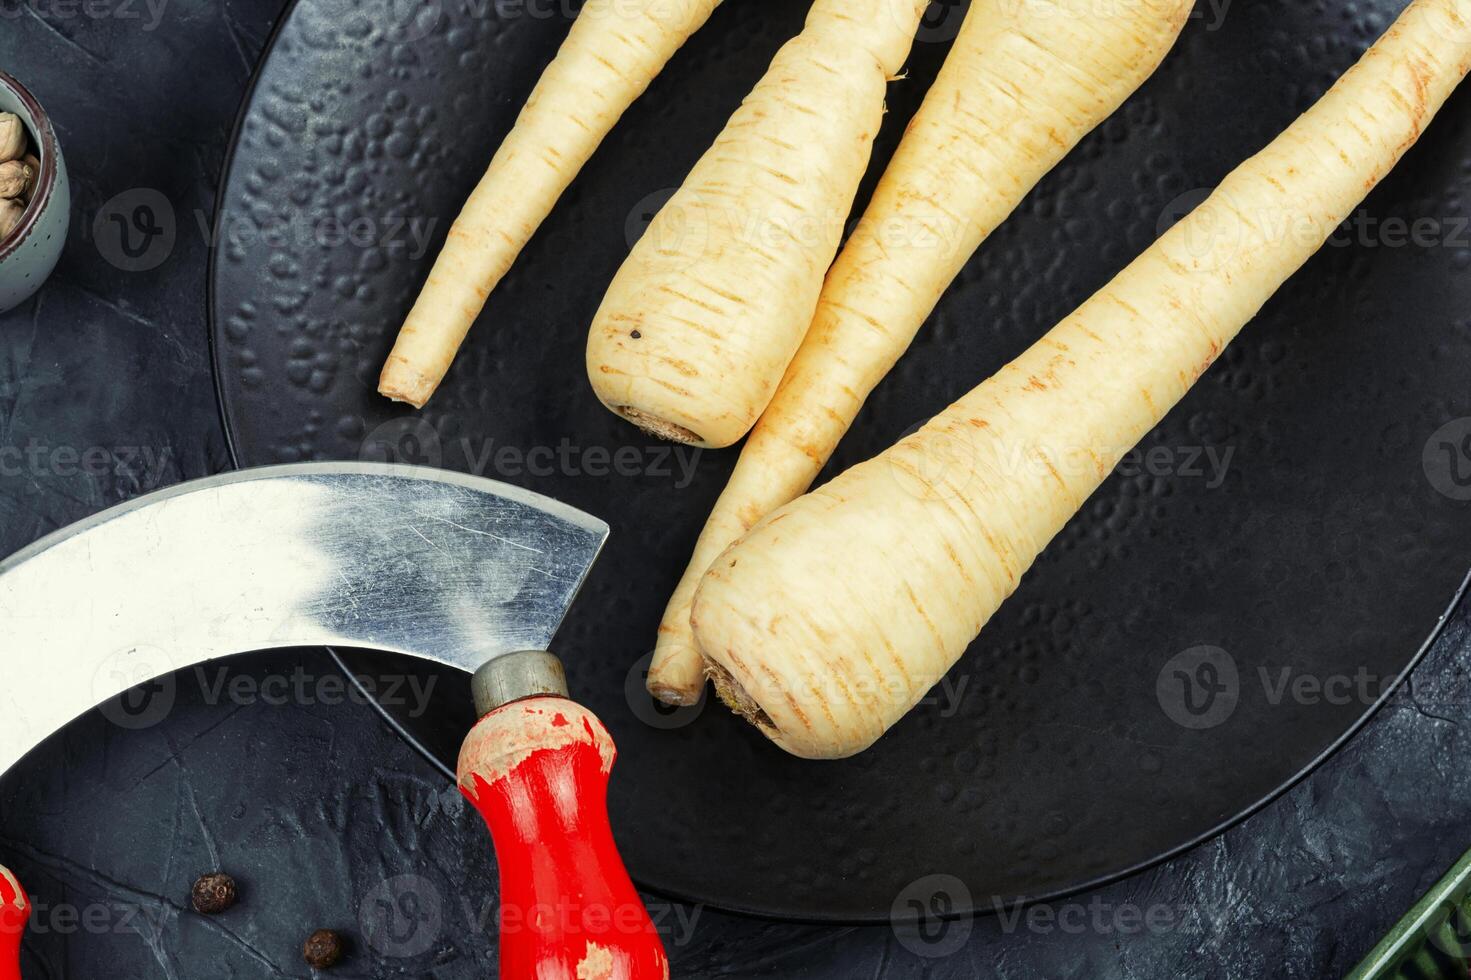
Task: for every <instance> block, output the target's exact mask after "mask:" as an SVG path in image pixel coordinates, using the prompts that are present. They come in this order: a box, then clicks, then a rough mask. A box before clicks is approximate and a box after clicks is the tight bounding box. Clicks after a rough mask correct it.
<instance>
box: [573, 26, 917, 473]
mask: <svg viewBox="0 0 1471 980" xmlns="http://www.w3.org/2000/svg"><path fill="white" fill-rule="evenodd" d="M926 6H927V3H926V0H816V2H815V3H813V5H812V9H811V12H810V13H809V14H808V17H807V24H806V27H805V28H804V29H803V31H802V33H801V34H800V35H798V36H797V37H796V38H795V39H793V40H792V41H790V42H789V43H788V44H787V45H786V46H784V47H783V48H782V49H781V50H780V51H779V52H778V53H777V55H776V57H775V59H773V61H772V63H771V68H770V70H769V71H768V72H767V73H766V76H765V77H764V78H762V80H761V82H760V83H759V84H758V85H757V86H756V88H755V89H754V90H753V91H752V92H751V94H750V95H749V96H748V97H747V98H746V101H745V102H744V103H743V104H742V105H741V107H740V109H739V110H737V111H736V113H735V115H733V116H732V117H731V119H730V122H729V123H728V124H727V125H726V128H725V131H724V132H723V133H722V134H721V135H720V137H719V138H718V139H717V140H716V141H715V145H714V146H712V147H711V148H710V150H709V151H708V152H707V153H706V154H705V155H704V157H702V158H701V159H700V161H699V163H697V164H696V165H695V167H694V169H693V170H692V171H690V174H689V177H688V178H687V179H686V181H685V183H684V186H682V187H681V188H680V189H679V190H678V191H677V192H676V193H675V195H674V196H673V197H672V198H671V199H670V200H669V203H668V204H666V205H665V206H664V208H663V209H662V210H661V211H660V212H659V214H658V215H656V216H655V218H654V221H653V222H652V223H651V224H650V226H649V229H648V231H647V232H646V233H645V234H644V237H643V238H641V239H640V240H639V242H638V244H637V245H635V246H634V249H633V251H632V252H631V253H630V254H629V256H628V260H627V261H626V262H625V263H624V264H623V267H622V268H621V269H620V270H619V271H618V275H617V277H616V278H615V279H614V280H613V284H612V287H611V288H610V289H609V290H608V294H607V296H606V297H605V298H604V300H603V304H602V307H601V308H600V309H599V310H598V313H597V316H596V318H595V319H594V321H593V325H592V329H591V333H590V335H589V338H588V348H587V367H588V375H589V377H590V378H591V379H592V383H593V388H594V390H595V391H596V392H597V395H598V397H599V398H600V399H601V400H602V401H603V404H605V405H607V406H608V407H609V408H610V409H612V410H613V411H614V412H617V413H618V414H619V415H622V416H623V417H624V418H627V419H628V420H629V421H632V422H634V423H636V424H637V425H639V426H641V427H643V428H645V429H647V430H649V431H650V432H653V433H655V434H657V435H659V436H662V437H664V438H669V439H674V440H676V441H680V442H687V443H692V444H694V445H699V446H705V447H709V448H719V447H721V446H729V445H731V444H732V443H734V442H735V441H736V440H738V439H740V438H741V436H744V435H745V434H746V433H747V432H748V431H749V430H750V428H751V426H752V425H753V424H755V422H756V419H757V418H758V417H759V416H760V414H761V412H762V410H763V409H765V408H766V405H767V403H768V402H770V401H771V396H772V395H773V394H774V393H775V391H776V386H777V384H778V383H779V382H780V381H781V377H782V374H783V372H785V371H786V369H787V365H788V364H789V363H790V362H791V360H792V356H793V355H794V354H796V352H797V346H798V345H799V344H801V342H802V338H803V336H804V335H805V334H806V333H807V328H808V327H809V326H810V325H811V323H812V314H813V311H814V309H815V308H816V306H817V297H818V294H819V292H820V291H821V289H822V280H823V276H824V275H825V274H826V273H827V270H828V267H829V266H831V265H832V261H833V256H834V255H835V254H836V253H837V250H838V243H839V241H840V239H841V236H842V231H843V224H844V222H845V221H846V220H847V218H848V213H849V210H850V209H851V208H852V206H853V198H854V197H855V196H856V194H857V192H858V183H859V181H860V180H861V179H862V177H863V172H864V170H865V168H866V167H867V166H868V161H869V156H870V154H871V153H872V150H873V140H874V137H875V136H876V135H877V133H878V130H879V126H880V123H881V122H882V119H883V106H884V94H885V91H886V89H887V85H888V82H889V80H890V78H892V77H893V76H894V75H895V74H896V73H897V72H898V71H899V69H900V67H901V66H902V65H903V62H904V59H905V58H906V57H907V56H908V54H909V48H910V46H911V45H912V44H913V42H914V35H915V32H916V31H917V30H918V28H919V20H920V16H921V15H922V13H923V12H924V8H925V7H926Z"/></svg>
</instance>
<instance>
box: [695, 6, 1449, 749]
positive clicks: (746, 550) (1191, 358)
mask: <svg viewBox="0 0 1471 980" xmlns="http://www.w3.org/2000/svg"><path fill="white" fill-rule="evenodd" d="M1468 69H1471V0H1414V2H1413V3H1412V4H1411V5H1410V6H1409V7H1408V8H1407V10H1406V11H1405V13H1404V14H1403V15H1402V16H1401V17H1400V19H1399V20H1398V21H1397V22H1396V24H1395V25H1394V26H1393V27H1391V28H1390V30H1389V31H1388V33H1387V34H1386V35H1385V36H1384V37H1383V38H1382V39H1381V40H1380V41H1379V42H1378V43H1377V44H1376V45H1375V46H1374V47H1373V48H1372V49H1370V50H1369V52H1368V53H1367V54H1366V55H1365V56H1364V58H1363V59H1362V61H1360V63H1359V64H1358V65H1357V66H1355V67H1354V68H1353V69H1352V70H1350V71H1349V72H1348V73H1347V74H1346V75H1344V77H1343V78H1342V79H1341V80H1340V81H1339V82H1338V83H1337V84H1336V85H1335V86H1334V87H1333V88H1332V90H1330V91H1329V92H1328V93H1327V94H1326V95H1325V96H1324V97H1323V98H1322V100H1321V101H1319V102H1318V104H1317V105H1316V106H1314V107H1313V108H1312V109H1311V110H1309V111H1308V112H1307V113H1306V114H1305V115H1304V116H1302V117H1301V118H1300V119H1298V120H1297V121H1296V122H1295V123H1293V125H1292V126H1291V127H1290V128H1289V129H1288V130H1287V131H1286V132H1285V133H1284V134H1283V135H1282V136H1281V137H1279V138H1278V139H1277V140H1275V141H1274V142H1273V143H1272V144H1271V145H1269V146H1268V147H1267V148H1266V149H1265V150H1263V151H1262V152H1261V153H1260V154H1258V155H1257V156H1255V157H1253V158H1252V159H1251V160H1249V161H1247V162H1246V163H1245V164H1243V165H1242V166H1241V167H1240V168H1238V169H1237V170H1236V171H1235V172H1233V173H1232V174H1230V175H1229V176H1228V177H1227V178H1226V179H1225V181H1224V182H1222V184H1221V185H1220V187H1218V188H1217V189H1216V191H1215V193H1214V194H1212V195H1211V197H1210V198H1209V199H1208V200H1207V201H1206V202H1205V203H1204V204H1202V205H1201V206H1200V207H1199V208H1198V209H1197V210H1196V211H1194V212H1193V213H1191V214H1190V215H1189V216H1187V217H1186V218H1185V219H1184V220H1183V221H1182V222H1180V223H1179V224H1178V225H1176V226H1175V227H1174V228H1172V229H1171V230H1170V231H1168V232H1167V233H1166V234H1165V235H1163V236H1162V237H1161V238H1160V240H1159V241H1158V242H1156V243H1155V244H1154V245H1153V246H1151V247H1150V248H1149V250H1148V251H1146V252H1145V253H1144V254H1143V255H1142V256H1141V257H1140V258H1139V259H1138V260H1137V261H1135V262H1134V263H1133V264H1132V265H1130V266H1129V267H1128V268H1127V269H1125V270H1124V271H1123V272H1122V273H1121V274H1120V275H1119V276H1118V277H1117V278H1115V279H1114V280H1113V281H1112V282H1111V283H1110V284H1109V285H1107V286H1106V287H1104V288H1103V289H1102V290H1100V291H1099V292H1098V293H1097V294H1096V295H1095V296H1093V297H1092V298H1091V299H1090V300H1088V301H1087V302H1086V303H1085V304H1084V305H1083V306H1082V307H1080V308H1079V309H1078V310H1077V311H1076V312H1075V313H1073V314H1072V315H1071V316H1069V317H1068V318H1067V319H1065V320H1064V321H1063V322H1062V323H1061V324H1059V325H1058V326H1057V327H1055V328H1054V329H1053V330H1052V331H1051V332H1050V333H1048V334H1047V335H1046V336H1045V337H1044V338H1043V339H1042V340H1041V341H1039V342H1038V343H1037V344H1036V345H1034V346H1033V347H1032V348H1031V349H1030V350H1028V351H1027V352H1026V353H1024V354H1023V355H1022V356H1021V357H1019V358H1018V359H1017V360H1015V361H1013V362H1012V363H1011V364H1009V365H1007V366H1006V367H1005V368H1003V369H1002V370H1001V371H1000V372H999V373H998V374H997V375H996V376H995V377H993V378H992V379H990V380H989V381H986V382H985V383H983V384H982V385H980V386H979V387H977V388H975V389H974V390H972V391H971V392H970V393H969V394H967V395H965V396H964V397H963V398H961V399H960V400H959V401H958V402H956V403H955V404H954V405H952V406H950V407H949V408H948V409H946V410H945V411H944V412H942V413H941V414H940V415H938V416H936V417H935V418H934V419H933V420H932V421H931V422H930V423H929V424H927V425H926V426H924V427H923V428H922V429H920V430H919V431H918V432H917V433H915V434H914V435H912V436H910V437H908V438H906V439H904V440H901V441H900V442H899V443H898V444H897V445H896V446H894V447H892V448H891V449H889V450H887V451H886V452H884V453H882V454H881V455H879V456H877V457H875V458H874V459H871V460H869V461H868V462H865V463H862V464H860V465H858V466H856V467H854V468H853V469H851V470H849V471H848V472H846V473H844V474H843V475H841V476H839V477H838V478H837V479H835V480H833V481H832V482H831V483H829V484H827V485H826V486H824V487H822V488H820V489H818V490H816V491H814V492H813V493H810V494H808V495H807V496H804V497H801V498H799V499H798V500H796V501H793V502H792V503H790V504H788V505H786V506H785V507H782V508H781V509H779V510H777V511H776V512H775V513H774V514H772V515H771V516H770V517H768V518H767V519H766V520H765V521H763V522H762V523H761V524H759V525H757V527H756V528H755V529H753V530H752V531H751V532H750V533H749V534H748V535H746V537H745V538H744V539H743V540H742V541H741V542H740V543H738V544H737V545H735V546H734V547H733V548H731V549H730V550H728V551H727V552H725V553H724V554H723V555H722V556H721V557H720V558H719V559H718V560H717V561H716V562H715V563H714V565H713V566H712V568H711V570H710V572H709V573H708V574H707V576H706V577H705V580H704V582H703V583H702V584H701V586H700V590H699V592H698V594H697V595H696V597H695V606H694V624H695V634H696V637H697V639H698V641H699V643H700V645H701V647H702V649H703V650H704V651H705V653H706V655H707V656H708V657H709V658H710V660H711V662H712V670H713V672H714V674H715V678H716V686H717V689H718V690H719V691H720V693H721V695H722V696H723V697H724V698H725V699H726V700H727V701H728V702H730V703H731V704H733V706H735V707H736V709H737V710H738V711H740V712H741V713H742V714H744V715H745V716H746V717H747V718H749V719H750V720H752V721H753V722H754V723H755V724H756V725H757V726H758V727H759V728H760V729H761V730H762V731H763V732H765V733H766V734H767V735H768V736H769V737H770V738H771V739H772V740H774V741H775V742H776V743H777V744H778V745H780V746H781V747H782V748H784V749H786V750H787V751H789V752H792V753H794V754H796V755H800V756H805V757H809V758H836V757H843V756H848V755H852V754H853V753H856V752H859V751H861V750H863V749H864V748H866V747H867V746H869V745H871V744H872V743H873V742H874V741H875V740H876V739H878V738H879V737H880V736H881V735H882V734H883V733H884V732H885V731H886V730H887V729H888V728H889V727H890V726H892V725H893V724H894V723H895V722H896V721H897V720H898V719H899V718H900V717H902V716H903V715H904V714H905V712H907V711H908V710H909V709H910V708H911V707H912V706H914V705H915V704H916V703H917V702H918V701H919V700H920V699H921V698H922V697H923V696H924V695H925V693H926V692H927V691H928V690H929V689H930V688H931V686H932V685H933V684H934V683H935V682H936V681H937V680H938V679H939V678H940V677H941V676H942V675H943V674H944V673H945V671H946V670H948V669H949V668H950V666H951V665H952V664H954V663H955V661H956V660H957V659H958V658H959V657H960V656H961V654H962V653H963V652H964V651H965V649H966V647H967V646H968V645H969V644H970V642H971V641H972V640H974V639H975V637H976V636H977V635H978V634H979V632H980V630H981V628H982V626H984V624H985V623H986V621H987V620H988V619H989V618H990V617H991V615H992V614H993V613H994V612H995V611H996V609H997V608H998V607H999V606H1000V605H1001V603H1002V601H1003V600H1005V599H1006V597H1007V596H1009V595H1010V594H1011V593H1012V592H1013V591H1014V590H1015V588H1016V586H1017V582H1018V579H1019V578H1020V577H1021V576H1022V574H1023V573H1024V572H1025V571H1026V570H1027V569H1028V568H1029V567H1030V566H1031V564H1032V562H1033V561H1034V560H1035V558H1036V557H1037V555H1038V553H1039V552H1040V551H1041V550H1042V549H1043V548H1044V547H1045V546H1046V545H1047V543H1048V542H1049V541H1050V540H1051V539H1052V538H1053V536H1054V535H1056V534H1057V533H1058V531H1059V530H1060V529H1061V528H1062V527H1063V525H1064V524H1065V523H1066V522H1067V521H1068V520H1069V519H1070V518H1071V517H1072V516H1073V515H1074V514H1075V513H1076V512H1077V511H1078V509H1079V508H1080V507H1081V506H1082V504H1083V502H1084V501H1085V500H1086V499H1087V498H1088V496H1089V495H1090V494H1091V493H1093V491H1094V490H1095V489H1096V488H1097V487H1098V486H1099V484H1100V483H1101V482H1102V481H1103V480H1104V479H1105V478H1106V477H1107V476H1108V474H1109V473H1110V471H1111V470H1113V468H1114V467H1115V466H1116V465H1117V463H1118V461H1119V460H1120V458H1121V457H1122V455H1123V454H1124V453H1125V452H1127V451H1128V450H1129V448H1130V447H1132V446H1133V445H1135V444H1136V443H1137V442H1138V441H1139V440H1140V439H1141V438H1143V436H1145V435H1146V434H1147V433H1148V432H1149V430H1150V429H1151V428H1152V427H1153V426H1155V425H1156V424H1157V423H1158V422H1159V421H1160V420H1161V419H1162V418H1163V416H1164V415H1165V413H1166V412H1168V411H1169V409H1170V408H1171V407H1172V406H1173V405H1174V404H1175V403H1176V402H1177V401H1178V400H1179V399H1180V398H1181V397H1182V396H1183V395H1184V394H1185V392H1186V391H1187V390H1189V388H1190V386H1191V385H1192V384H1193V383H1194V381H1195V380H1196V379H1197V378H1198V377H1199V376H1200V375H1201V373H1202V372H1204V371H1205V370H1206V368H1207V367H1208V366H1209V365H1210V364H1211V363H1212V362H1213V361H1214V360H1215V359H1216V357H1217V356H1218V355H1219V354H1220V353H1221V351H1222V349H1223V348H1224V347H1225V346H1226V344H1227V343H1229V342H1230V341H1231V339H1232V338H1233V337H1235V335H1236V334H1237V332H1238V331H1239V330H1240V329H1241V327H1242V326H1243V325H1244V324H1246V323H1247V322H1248V321H1249V320H1250V319H1251V318H1252V317H1253V316H1255V315H1256V313H1257V311H1258V310H1260V309H1261V307H1262V305H1263V304H1264V303H1265V302H1266V301H1267V299H1268V298H1270V297H1271V296H1272V294H1273V293H1274V292H1275V291H1276V290H1277V289H1278V287H1280V286H1281V285H1282V283H1283V282H1284V281H1285V280H1286V279H1287V278H1288V277H1289V276H1291V275H1292V274H1293V273H1294V272H1295V271H1296V270H1297V269H1298V268H1299V267H1301V266H1302V265H1303V263H1304V262H1306V261H1307V259H1308V258H1309V257H1310V256H1312V255H1313V253H1314V252H1316V251H1317V250H1318V248H1320V247H1321V246H1322V244H1323V242H1324V241H1325V240H1326V239H1327V237H1328V236H1329V235H1330V234H1331V233H1332V232H1333V231H1334V229H1335V228H1336V227H1337V226H1338V225H1339V224H1340V223H1341V222H1342V221H1343V220H1344V219H1345V218H1346V217H1347V216H1348V215H1349V214H1350V213H1351V212H1352V210H1353V209H1354V208H1355V207H1357V206H1358V204H1359V202H1361V201H1362V200H1363V199H1364V197H1365V196H1366V195H1367V194H1368V193H1369V191H1370V190H1372V189H1373V188H1374V186H1375V185H1376V184H1378V183H1379V181H1380V180H1381V179H1382V178H1383V177H1384V176H1385V174H1387V173H1388V172H1389V170H1390V168H1392V167H1393V166H1394V165H1395V163H1396V162H1397V161H1398V160H1399V159H1400V157H1401V156H1402V155H1403V154H1404V153H1405V151H1406V150H1408V149H1409V148H1410V147H1411V146H1412V145H1413V144H1414V143H1415V141H1416V140H1417V139H1418V138H1419V136H1420V134H1421V132H1422V131H1423V129H1424V128H1425V126H1426V125H1427V124H1428V123H1429V122H1430V120H1431V118H1432V116H1434V114H1435V113H1436V112H1437V111H1438V110H1439V109H1440V107H1441V106H1442V105H1443V104H1444V103H1445V100H1446V99H1447V98H1448V97H1449V95H1450V93H1451V92H1452V90H1453V89H1454V88H1455V86H1456V85H1457V84H1458V83H1459V82H1460V81H1461V79H1462V78H1463V77H1464V76H1465V75H1466V73H1467V71H1468Z"/></svg>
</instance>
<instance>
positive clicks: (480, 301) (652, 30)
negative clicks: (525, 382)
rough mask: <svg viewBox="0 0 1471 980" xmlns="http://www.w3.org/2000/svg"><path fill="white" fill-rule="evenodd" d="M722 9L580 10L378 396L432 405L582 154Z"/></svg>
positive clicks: (598, 3)
mask: <svg viewBox="0 0 1471 980" xmlns="http://www.w3.org/2000/svg"><path fill="white" fill-rule="evenodd" d="M720 2H721V0H588V2H587V4H586V5H585V6H584V7H583V8H582V11H581V13H579V14H578V15H577V19H576V20H575V21H574V22H573V24H572V30H571V32H570V33H569V34H568V36H567V40H566V42H564V43H563V45H562V48H561V50H559V51H558V52H557V56H556V58H555V59H554V60H553V61H552V63H551V64H550V65H549V66H548V67H547V69H546V71H545V73H543V74H542V76H541V79H540V80H539V81H538V82H537V84H536V88H535V89H533V90H532V92H531V97H530V98H529V99H528V100H527V102H526V106H525V107H524V108H523V109H522V110H521V115H520V116H519V117H518V118H517V120H516V125H515V127H514V128H513V129H512V130H511V133H510V135H509V136H507V137H506V141H505V142H504V143H502V144H501V147H500V149H499V150H498V151H497V152H496V155H495V158H494V159H492V160H491V162H490V168H489V169H488V170H486V172H485V176H484V177H483V178H482V179H481V181H480V184H479V186H478V187H476V188H475V191H474V193H473V194H471V195H470V200H469V201H468V202H467V203H466V204H465V208H464V210H463V211H461V212H460V216H459V217H458V218H457V219H456V220H455V223H454V225H453V227H451V228H450V232H449V238H448V240H447V241H446V242H445V245H444V250H443V251H442V252H440V254H439V257H438V259H437V260H436V261H435V263H434V268H433V269H432V270H431V271H430V273H429V280H428V282H426V283H425V285H424V288H423V290H422V291H421V292H420V294H419V298H418V300H417V301H416V302H415V303H414V307H413V309H412V310H410V312H409V315H408V319H407V320H405V321H404V324H403V327H402V328H401V329H400V331H399V335H398V341H397V343H395V344H394V347H393V352H392V353H391V354H389V356H388V361H387V363H386V364H385V365H384V367H383V374H382V377H381V378H380V379H379V381H378V390H379V392H381V393H382V394H384V395H386V396H388V397H389V398H392V399H394V400H395V401H402V402H408V403H409V404H411V405H413V406H415V407H416V408H423V407H424V404H425V403H426V402H427V401H428V400H429V398H430V397H431V396H432V395H433V394H434V391H435V389H437V388H438V387H439V383H440V382H441V381H443V380H444V376H445V374H446V372H448V371H449V367H450V364H451V363H452V362H453V361H454V359H455V354H456V353H458V352H459V349H460V345H461V344H462V343H464V340H465V335H466V334H467V333H469V330H470V327H471V325H472V324H473V323H474V322H475V319H476V317H478V316H479V315H480V311H481V310H482V309H484V308H485V302H486V299H487V298H488V297H489V296H490V293H491V292H492V291H493V290H494V289H495V287H496V286H497V285H499V284H500V281H501V279H502V278H504V277H505V275H506V273H507V272H509V271H510V269H511V265H512V263H514V262H515V261H516V257H517V256H518V255H520V254H521V250H522V249H524V248H525V247H526V243H527V242H528V241H530V240H531V236H532V235H533V234H534V233H535V232H536V229H537V228H539V227H541V224H542V222H544V221H545V220H546V218H547V215H549V214H551V212H552V208H553V206H555V205H556V203H557V200H558V199H559V198H560V197H561V196H562V193H563V192H564V191H566V190H567V188H568V186H569V185H571V183H572V180H573V178H575V177H576V176H577V174H578V172H579V171H580V170H582V167H583V165H584V164H586V163H587V161H588V160H589V159H590V158H591V157H592V155H593V152H594V151H595V150H596V149H597V148H598V145H599V144H600V143H602V142H603V139H604V138H605V137H606V136H607V135H608V133H609V132H610V131H611V130H612V129H613V126H614V125H615V124H616V123H617V122H618V120H619V118H621V117H622V115H623V113H624V111H625V110H627V109H628V107H629V106H630V105H632V104H633V102H634V100H636V99H637V98H638V97H639V96H640V95H642V94H643V93H644V90H645V89H647V88H648V87H649V83H651V82H652V81H653V80H654V78H655V77H656V76H657V75H658V74H659V72H660V71H661V70H663V68H664V65H665V64H666V63H667V62H668V61H669V59H670V58H672V57H673V56H674V53H675V52H676V51H678V50H679V49H680V47H681V46H683V44H684V43H685V41H686V40H688V39H689V37H690V35H691V34H693V33H694V32H695V31H697V30H698V29H699V28H700V26H701V25H703V24H704V23H705V21H706V20H707V19H709V17H710V14H711V12H712V11H714V9H715V8H716V7H718V6H719V5H720Z"/></svg>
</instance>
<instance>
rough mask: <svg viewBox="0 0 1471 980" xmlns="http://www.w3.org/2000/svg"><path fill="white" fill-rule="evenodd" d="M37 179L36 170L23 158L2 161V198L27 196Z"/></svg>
mask: <svg viewBox="0 0 1471 980" xmlns="http://www.w3.org/2000/svg"><path fill="white" fill-rule="evenodd" d="M35 180H36V172H35V171H34V170H32V169H31V167H30V164H28V163H26V162H24V161H22V160H8V161H6V162H5V163H0V198H25V197H26V196H27V195H28V194H30V192H31V185H32V184H34V183H35Z"/></svg>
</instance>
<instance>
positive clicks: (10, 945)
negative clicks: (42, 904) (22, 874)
mask: <svg viewBox="0 0 1471 980" xmlns="http://www.w3.org/2000/svg"><path fill="white" fill-rule="evenodd" d="M30 917H31V902H30V899H29V898H27V897H26V892H25V889H24V888H22V887H21V886H20V882H19V881H17V880H16V879H15V876H14V875H13V874H11V873H10V872H9V871H7V870H5V869H4V868H0V980H20V940H21V937H22V936H23V935H25V931H26V922H27V920H29V919H30Z"/></svg>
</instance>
